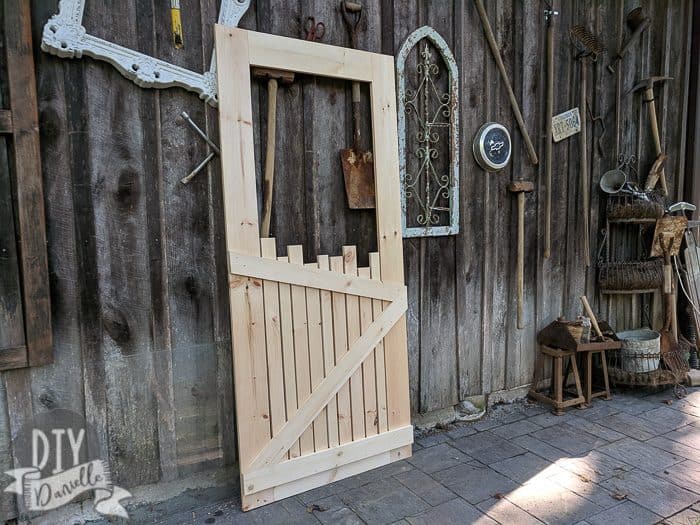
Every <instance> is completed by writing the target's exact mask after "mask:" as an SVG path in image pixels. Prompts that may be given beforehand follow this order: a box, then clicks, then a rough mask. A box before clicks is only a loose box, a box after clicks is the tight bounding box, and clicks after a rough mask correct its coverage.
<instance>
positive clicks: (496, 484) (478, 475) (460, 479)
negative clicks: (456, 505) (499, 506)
mask: <svg viewBox="0 0 700 525" xmlns="http://www.w3.org/2000/svg"><path fill="white" fill-rule="evenodd" d="M433 477H434V478H435V479H437V480H438V481H440V482H441V483H442V484H443V485H445V486H446V487H447V488H448V489H450V490H451V491H452V492H454V493H455V494H457V495H459V496H461V497H462V498H463V499H465V500H467V501H468V502H469V503H472V504H475V503H479V502H481V501H484V500H485V499H488V498H492V497H494V496H497V495H499V494H507V493H508V492H510V491H512V490H514V489H516V488H517V487H518V484H517V483H515V482H514V481H512V480H510V479H508V478H507V477H505V476H504V475H502V474H499V473H498V472H496V471H494V470H492V469H490V468H488V467H475V466H472V465H458V466H456V467H452V468H451V469H447V470H443V471H440V472H436V473H435V474H433Z"/></svg>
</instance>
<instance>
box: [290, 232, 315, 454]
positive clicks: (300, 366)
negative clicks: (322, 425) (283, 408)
mask: <svg viewBox="0 0 700 525" xmlns="http://www.w3.org/2000/svg"><path fill="white" fill-rule="evenodd" d="M287 253H288V254H289V263H290V264H297V265H300V266H301V265H303V264H304V253H303V248H302V247H301V246H300V245H294V246H288V247H287ZM292 334H293V336H294V363H295V366H296V377H297V392H296V396H297V404H298V406H301V405H303V404H304V401H305V400H306V398H307V397H309V396H310V395H311V368H310V365H309V330H308V322H307V317H306V291H305V289H304V287H303V286H294V285H292ZM299 445H300V448H301V454H302V455H304V454H309V453H311V452H313V451H314V430H313V427H311V426H310V427H309V428H307V429H306V430H305V431H304V433H303V434H302V435H301V437H300V438H299Z"/></svg>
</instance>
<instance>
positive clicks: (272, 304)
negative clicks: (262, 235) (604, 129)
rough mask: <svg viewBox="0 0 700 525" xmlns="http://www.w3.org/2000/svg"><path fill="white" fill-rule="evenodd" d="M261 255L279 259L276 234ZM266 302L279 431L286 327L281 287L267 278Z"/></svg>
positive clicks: (273, 412)
mask: <svg viewBox="0 0 700 525" xmlns="http://www.w3.org/2000/svg"><path fill="white" fill-rule="evenodd" d="M260 251H261V255H262V256H263V257H264V258H266V259H276V257H277V247H276V243H275V239H274V238H267V239H260ZM263 300H264V302H265V337H266V345H267V378H268V384H269V388H270V425H271V429H272V435H273V436H274V435H276V434H277V432H279V430H280V429H281V428H282V425H284V423H285V422H286V421H287V415H286V414H287V412H286V407H285V392H284V386H285V381H284V360H283V358H282V329H281V328H282V327H281V315H280V287H279V284H278V283H276V282H275V281H263Z"/></svg>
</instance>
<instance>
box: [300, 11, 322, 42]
mask: <svg viewBox="0 0 700 525" xmlns="http://www.w3.org/2000/svg"><path fill="white" fill-rule="evenodd" d="M304 33H305V34H306V40H310V41H312V42H318V41H319V40H321V39H322V38H323V37H324V35H325V34H326V24H324V23H323V22H316V18H314V17H313V16H307V17H306V22H304Z"/></svg>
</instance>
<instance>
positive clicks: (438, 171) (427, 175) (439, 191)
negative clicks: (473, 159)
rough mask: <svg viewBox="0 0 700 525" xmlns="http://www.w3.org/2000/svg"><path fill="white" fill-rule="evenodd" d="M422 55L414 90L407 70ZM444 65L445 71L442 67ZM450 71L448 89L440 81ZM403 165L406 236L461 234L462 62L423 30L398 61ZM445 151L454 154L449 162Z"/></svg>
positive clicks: (440, 40) (412, 38) (430, 32)
mask: <svg viewBox="0 0 700 525" xmlns="http://www.w3.org/2000/svg"><path fill="white" fill-rule="evenodd" d="M414 48H415V49H416V52H417V53H418V56H417V64H416V66H415V75H414V77H415V78H414V79H413V80H414V82H413V84H414V86H415V87H408V86H407V84H408V83H409V81H410V80H411V79H409V78H408V75H409V72H407V70H406V61H407V59H408V57H409V55H410V54H411V51H412V50H413V49H414ZM441 65H443V67H444V69H443V68H441V67H440V66H441ZM443 70H446V71H447V82H446V90H445V87H444V84H445V82H444V80H443V82H439V80H440V79H441V78H444V77H441V73H442V72H443ZM397 72H398V73H397V76H398V83H399V86H398V93H399V150H400V151H399V153H400V157H399V163H400V172H401V192H402V196H401V197H402V211H403V216H402V221H403V234H404V237H419V236H436V235H453V234H456V233H458V231H459V147H458V146H459V136H458V133H459V114H458V107H459V104H458V96H457V85H458V84H457V78H458V77H457V64H456V62H455V60H454V57H453V56H452V53H451V52H450V49H449V47H448V46H447V44H446V42H445V41H444V40H443V38H442V37H441V36H440V35H439V34H438V33H437V32H436V31H435V30H434V29H432V28H430V27H427V26H424V27H421V28H420V29H417V30H416V31H414V32H413V33H412V34H411V35H410V36H409V37H408V38H407V39H406V41H405V42H404V44H403V46H402V47H401V50H400V52H399V55H398V58H397ZM445 151H447V154H448V156H449V159H448V161H447V162H445V159H444V158H441V157H444V155H445Z"/></svg>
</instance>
